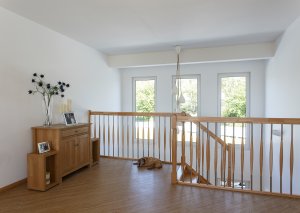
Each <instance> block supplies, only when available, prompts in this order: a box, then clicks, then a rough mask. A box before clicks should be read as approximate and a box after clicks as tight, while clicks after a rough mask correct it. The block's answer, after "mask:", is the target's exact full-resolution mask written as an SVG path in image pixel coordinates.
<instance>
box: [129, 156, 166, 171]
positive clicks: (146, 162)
mask: <svg viewBox="0 0 300 213" xmlns="http://www.w3.org/2000/svg"><path fill="white" fill-rule="evenodd" d="M133 165H138V167H148V168H147V169H155V168H156V169H161V168H162V162H161V160H159V159H157V158H153V157H143V158H140V159H138V161H137V162H136V163H133Z"/></svg>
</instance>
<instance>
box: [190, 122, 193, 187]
mask: <svg viewBox="0 0 300 213" xmlns="http://www.w3.org/2000/svg"><path fill="white" fill-rule="evenodd" d="M192 125H193V123H192V122H190V166H191V172H190V182H191V183H192V172H193V171H192V168H193V126H192Z"/></svg>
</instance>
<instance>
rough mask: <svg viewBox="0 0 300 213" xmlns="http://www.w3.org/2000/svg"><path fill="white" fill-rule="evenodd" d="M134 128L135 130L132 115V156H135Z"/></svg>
mask: <svg viewBox="0 0 300 213" xmlns="http://www.w3.org/2000/svg"><path fill="white" fill-rule="evenodd" d="M134 130H135V122H134V117H133V116H131V149H132V158H134Z"/></svg>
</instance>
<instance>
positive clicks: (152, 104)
mask: <svg viewBox="0 0 300 213" xmlns="http://www.w3.org/2000/svg"><path fill="white" fill-rule="evenodd" d="M133 84H134V85H133V87H134V90H133V91H134V94H133V97H134V98H133V107H134V109H133V110H134V111H136V112H155V108H156V101H155V100H156V97H155V96H156V79H155V77H151V78H150V77H149V78H134V80H133Z"/></svg>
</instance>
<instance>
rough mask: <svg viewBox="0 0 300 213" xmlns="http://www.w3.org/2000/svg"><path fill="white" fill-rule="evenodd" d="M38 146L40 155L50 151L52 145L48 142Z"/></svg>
mask: <svg viewBox="0 0 300 213" xmlns="http://www.w3.org/2000/svg"><path fill="white" fill-rule="evenodd" d="M37 146H38V151H39V154H42V153H45V152H49V151H50V144H49V143H48V142H41V143H38V144H37Z"/></svg>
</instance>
